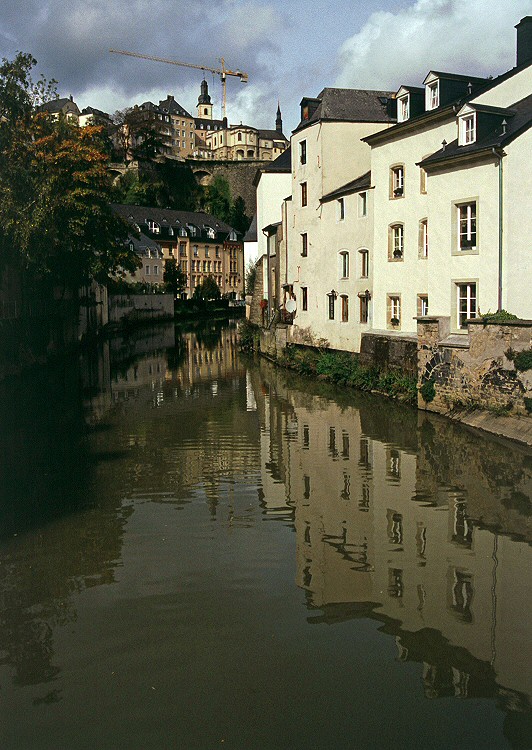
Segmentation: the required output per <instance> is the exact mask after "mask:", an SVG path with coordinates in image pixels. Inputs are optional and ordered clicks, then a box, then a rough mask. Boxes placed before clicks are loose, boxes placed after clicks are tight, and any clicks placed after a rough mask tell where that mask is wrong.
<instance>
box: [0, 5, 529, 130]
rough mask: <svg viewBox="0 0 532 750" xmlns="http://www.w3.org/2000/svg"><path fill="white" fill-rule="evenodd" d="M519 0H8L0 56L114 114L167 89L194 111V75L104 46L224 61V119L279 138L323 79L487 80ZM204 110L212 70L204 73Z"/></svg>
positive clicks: (501, 61) (369, 82) (510, 50)
mask: <svg viewBox="0 0 532 750" xmlns="http://www.w3.org/2000/svg"><path fill="white" fill-rule="evenodd" d="M531 12H532V7H531V2H530V0H505V2H504V3H496V2H494V1H493V0H414V1H412V0H410V1H409V0H364V1H363V2H362V0H334V2H331V3H324V2H321V1H320V0H17V2H3V3H1V4H0V56H1V57H6V58H8V59H11V58H13V56H14V55H15V53H16V51H18V50H20V51H23V52H30V53H31V54H32V55H33V56H34V57H35V58H36V59H37V60H38V68H37V71H38V73H43V74H44V75H45V77H46V78H55V79H56V80H57V81H58V91H59V94H60V95H61V96H70V95H73V97H74V100H75V101H76V103H77V104H78V106H79V107H80V109H81V108H83V107H86V106H92V107H96V108H98V109H102V110H104V111H106V112H109V113H113V112H114V111H115V110H118V109H122V108H124V107H126V106H132V105H133V104H140V103H142V102H144V101H148V100H149V101H153V102H155V103H157V102H158V101H159V100H160V99H164V98H166V96H167V94H173V95H174V96H175V98H176V99H177V101H178V102H179V103H180V104H181V105H182V106H183V107H184V108H185V109H187V110H188V111H189V112H190V113H191V114H192V115H195V113H196V104H197V98H198V95H199V87H200V83H201V80H202V71H200V70H191V69H188V68H182V67H176V66H173V65H166V64H163V63H157V62H151V61H147V60H136V59H133V58H130V57H125V56H122V55H114V54H110V53H109V49H110V48H111V47H112V48H115V49H124V50H129V51H133V52H140V53H142V54H147V55H155V56H158V57H165V58H171V59H173V60H179V61H183V62H189V63H194V64H198V65H207V66H209V67H212V68H217V67H218V66H219V60H220V58H221V57H224V58H225V62H226V66H227V67H228V68H230V69H233V70H236V69H239V70H243V71H244V72H246V73H247V74H248V75H249V83H247V84H242V83H241V82H240V80H239V79H238V78H232V77H228V80H227V100H228V105H227V115H228V118H229V121H230V122H231V123H239V122H244V123H246V124H248V125H253V126H255V127H260V128H274V127H275V113H276V109H277V102H278V101H279V102H280V105H281V110H282V113H283V124H284V131H285V134H286V135H287V136H289V135H290V132H291V131H292V130H293V129H294V128H295V127H296V126H297V123H298V121H299V102H300V101H301V98H302V97H303V96H316V95H317V94H318V93H319V92H320V91H321V90H322V89H323V88H324V87H325V86H340V87H346V88H362V89H370V88H375V89H383V90H390V91H396V90H398V89H399V87H400V86H401V85H402V84H408V85H418V86H419V85H421V84H422V81H423V79H424V77H425V76H426V74H427V73H428V71H429V70H431V69H434V70H445V71H447V72H454V73H465V74H470V75H477V76H483V75H485V76H488V75H493V76H496V75H498V74H499V73H503V72H504V71H506V70H508V69H510V68H511V67H513V66H514V65H515V36H516V32H515V28H514V26H515V24H517V23H518V22H519V20H520V19H521V18H522V17H523V16H525V15H528V14H530V13H531ZM206 79H207V81H208V83H209V92H210V94H211V96H212V100H213V104H214V105H215V108H214V113H215V116H217V117H219V116H220V112H221V108H220V104H221V84H220V79H219V77H218V76H215V77H214V78H213V75H212V74H211V73H206Z"/></svg>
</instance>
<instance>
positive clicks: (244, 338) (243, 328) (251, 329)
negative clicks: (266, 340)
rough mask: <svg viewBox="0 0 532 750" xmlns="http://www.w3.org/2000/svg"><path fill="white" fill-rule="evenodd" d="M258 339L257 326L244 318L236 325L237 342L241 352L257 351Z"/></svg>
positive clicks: (258, 331) (258, 329) (258, 330)
mask: <svg viewBox="0 0 532 750" xmlns="http://www.w3.org/2000/svg"><path fill="white" fill-rule="evenodd" d="M259 339H260V328H259V326H257V325H255V324H254V323H251V322H250V321H249V320H247V319H244V320H242V322H241V323H240V324H239V326H238V344H239V347H240V349H241V350H242V351H243V352H253V351H257V350H258V348H259V346H258V344H259Z"/></svg>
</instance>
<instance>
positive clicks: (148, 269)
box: [146, 266, 150, 276]
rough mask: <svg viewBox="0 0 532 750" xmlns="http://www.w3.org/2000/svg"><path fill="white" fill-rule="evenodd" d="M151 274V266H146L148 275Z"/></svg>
mask: <svg viewBox="0 0 532 750" xmlns="http://www.w3.org/2000/svg"><path fill="white" fill-rule="evenodd" d="M149 275H150V267H149V266H146V276H149Z"/></svg>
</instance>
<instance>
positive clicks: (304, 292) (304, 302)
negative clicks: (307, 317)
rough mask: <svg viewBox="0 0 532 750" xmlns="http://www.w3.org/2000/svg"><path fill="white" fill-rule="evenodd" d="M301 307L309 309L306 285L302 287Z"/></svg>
mask: <svg viewBox="0 0 532 750" xmlns="http://www.w3.org/2000/svg"><path fill="white" fill-rule="evenodd" d="M301 309H302V310H305V311H306V310H308V289H307V287H306V286H302V287H301Z"/></svg>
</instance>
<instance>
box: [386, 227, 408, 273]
mask: <svg viewBox="0 0 532 750" xmlns="http://www.w3.org/2000/svg"><path fill="white" fill-rule="evenodd" d="M404 256H405V228H404V225H403V224H391V225H390V248H389V253H388V260H389V261H395V262H396V263H397V262H400V261H402V260H403V259H404Z"/></svg>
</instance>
